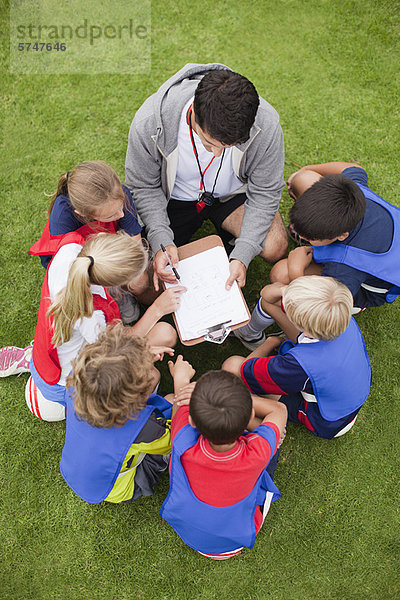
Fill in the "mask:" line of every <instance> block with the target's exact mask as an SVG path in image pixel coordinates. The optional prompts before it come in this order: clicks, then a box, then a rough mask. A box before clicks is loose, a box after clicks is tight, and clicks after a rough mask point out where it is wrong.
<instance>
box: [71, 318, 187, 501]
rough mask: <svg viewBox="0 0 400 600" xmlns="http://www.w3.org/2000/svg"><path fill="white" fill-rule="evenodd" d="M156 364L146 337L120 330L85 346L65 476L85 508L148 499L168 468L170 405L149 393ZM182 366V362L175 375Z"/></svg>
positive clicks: (77, 367)
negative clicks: (87, 504)
mask: <svg viewBox="0 0 400 600" xmlns="http://www.w3.org/2000/svg"><path fill="white" fill-rule="evenodd" d="M156 358H157V357H156ZM154 359H155V357H154V356H153V354H152V351H151V349H150V347H149V345H148V342H147V341H146V340H145V339H144V338H139V337H132V336H130V335H127V334H126V331H124V328H123V327H122V326H121V325H116V326H114V327H112V326H109V327H108V328H107V330H105V331H104V332H103V333H102V334H101V335H100V336H99V337H98V339H97V340H96V341H95V342H94V343H92V344H88V345H86V346H85V347H84V348H83V350H82V351H81V353H80V354H79V356H78V358H77V359H76V360H75V361H74V363H73V371H72V373H71V375H70V376H69V377H68V378H67V392H66V394H65V398H66V406H67V423H66V432H65V444H64V449H63V452H62V457H61V463H60V470H61V474H62V476H63V477H64V479H65V481H66V482H67V483H68V485H69V486H70V487H71V488H72V490H73V491H74V492H75V493H76V494H77V495H78V496H79V497H80V498H82V500H85V501H86V502H90V503H99V502H102V501H103V500H105V501H106V502H113V503H117V502H127V501H131V500H136V499H137V498H140V497H141V496H150V495H151V494H152V493H153V486H154V485H155V484H156V483H157V482H158V480H159V477H160V473H162V472H163V471H165V469H166V468H167V466H168V461H169V453H170V451H171V447H170V429H169V422H168V421H167V418H169V417H170V415H171V404H170V402H168V401H167V400H166V399H164V398H162V397H161V396H158V395H156V394H152V393H151V391H152V390H153V389H154V387H155V385H156V384H157V383H158V381H159V372H158V371H157V370H156V369H155V368H154V365H153V361H154ZM182 363H184V361H183V360H182V357H181V356H180V357H178V359H177V361H176V365H175V370H176V372H177V373H178V374H179V369H180V368H182ZM169 397H170V398H171V399H172V395H170V396H169ZM167 398H168V396H167Z"/></svg>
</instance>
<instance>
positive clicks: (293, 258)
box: [288, 246, 313, 280]
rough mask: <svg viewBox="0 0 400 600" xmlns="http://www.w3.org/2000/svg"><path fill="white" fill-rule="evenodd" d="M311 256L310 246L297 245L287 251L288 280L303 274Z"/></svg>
mask: <svg viewBox="0 0 400 600" xmlns="http://www.w3.org/2000/svg"><path fill="white" fill-rule="evenodd" d="M312 257H313V251H312V248H311V246H299V247H298V248H295V249H294V250H292V251H291V252H289V256H288V270H289V277H290V280H292V279H295V278H296V277H302V276H303V275H304V271H305V269H306V268H307V267H308V266H309V264H310V263H311V261H312Z"/></svg>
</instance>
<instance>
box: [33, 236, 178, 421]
mask: <svg viewBox="0 0 400 600" xmlns="http://www.w3.org/2000/svg"><path fill="white" fill-rule="evenodd" d="M147 263H148V257H147V252H146V250H145V248H144V247H143V244H142V242H141V241H138V240H136V239H134V238H132V237H131V236H129V235H127V234H125V233H123V232H120V233H118V234H111V233H100V234H98V235H96V236H93V237H92V238H89V239H88V240H87V241H86V242H85V240H84V239H83V238H82V237H81V236H80V235H79V234H78V233H71V234H69V235H68V236H64V237H63V238H62V239H61V240H60V243H59V249H58V251H57V252H56V254H55V256H54V258H53V259H52V261H51V263H50V265H49V268H48V270H47V273H46V277H45V280H44V282H43V288H42V298H41V302H40V307H39V315H38V322H37V327H36V333H35V341H34V345H33V352H32V360H31V363H30V372H31V375H32V380H33V384H35V386H36V388H37V390H38V391H39V392H40V393H41V395H42V396H43V398H44V399H47V400H49V401H56V402H62V403H63V402H64V392H65V380H66V377H67V375H68V374H69V373H70V371H71V362H72V360H73V359H75V358H76V356H77V355H78V354H79V351H80V350H81V348H82V347H83V346H84V345H86V344H87V343H92V342H94V341H95V340H96V339H97V337H98V335H99V333H100V332H101V331H103V330H104V329H105V328H106V325H107V323H111V322H113V321H115V320H117V319H119V317H120V314H119V310H118V307H117V305H116V303H115V301H114V300H113V299H112V297H111V296H110V294H109V293H108V289H107V288H109V287H112V286H121V285H128V286H130V285H135V282H136V281H137V280H138V279H140V277H141V276H142V274H143V273H144V272H145V270H146V268H147ZM184 290H185V288H183V287H182V286H179V287H176V288H171V289H170V290H167V291H165V292H164V293H163V294H161V295H160V296H159V297H158V298H157V299H156V300H155V302H154V303H153V304H152V305H151V306H150V307H149V308H148V309H147V311H146V313H145V314H144V315H143V317H142V318H141V319H140V320H139V321H138V322H137V323H136V324H135V325H134V326H133V327H129V328H128V327H127V328H126V330H127V334H134V335H136V336H141V337H146V338H147V339H148V341H149V344H150V345H151V346H153V347H157V349H156V350H155V352H156V354H157V355H159V356H160V357H162V355H163V353H164V352H168V353H169V354H172V353H173V350H172V347H173V346H174V345H175V343H176V332H175V330H174V329H173V327H172V326H171V325H169V324H168V323H158V321H159V319H160V318H161V317H162V316H164V315H166V314H168V313H170V312H173V311H174V310H176V308H177V306H178V305H179V302H180V295H181V293H182V292H183V291H184ZM33 384H32V381H28V387H29V386H32V385H33ZM32 393H33V394H34V393H37V392H35V390H33V392H32ZM42 416H43V415H42Z"/></svg>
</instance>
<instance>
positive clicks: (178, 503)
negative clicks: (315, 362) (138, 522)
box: [160, 363, 287, 560]
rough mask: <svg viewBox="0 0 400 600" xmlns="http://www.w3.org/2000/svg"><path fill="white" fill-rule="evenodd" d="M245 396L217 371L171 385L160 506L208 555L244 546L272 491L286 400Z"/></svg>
mask: <svg viewBox="0 0 400 600" xmlns="http://www.w3.org/2000/svg"><path fill="white" fill-rule="evenodd" d="M170 370H171V373H174V370H175V367H174V366H173V365H172V363H170ZM253 401H254V402H253V403H252V397H251V395H250V392H249V391H248V390H247V389H246V386H245V385H244V384H243V383H242V382H241V380H240V379H239V378H238V377H236V376H235V375H233V374H231V373H228V372H224V371H210V372H208V373H206V374H204V375H202V376H201V377H200V379H199V380H198V382H197V383H196V384H191V385H189V386H187V387H184V388H183V389H181V390H178V389H177V394H176V398H175V404H174V408H173V412H175V415H174V417H173V419H172V426H171V436H172V456H171V475H170V476H171V483H170V491H169V494H168V496H167V498H166V500H165V501H164V503H163V506H162V507H161V512H160V514H161V516H162V517H163V518H165V519H166V520H167V521H168V523H169V524H170V525H171V527H172V528H173V529H174V530H175V531H176V532H177V533H178V535H179V536H180V537H181V538H182V540H183V541H184V542H185V543H186V544H188V545H189V546H190V547H192V548H194V549H195V550H197V551H198V552H200V554H202V555H204V556H207V557H209V558H214V559H218V560H221V559H226V558H231V557H233V556H236V555H237V554H239V553H240V551H241V550H242V549H243V547H244V546H246V547H248V548H252V547H253V545H254V541H255V536H256V534H257V533H258V531H259V530H260V528H261V525H262V523H263V521H264V518H265V515H266V514H267V512H268V509H269V506H270V503H271V501H273V500H276V499H278V498H279V496H280V493H279V490H278V489H277V487H276V486H275V484H274V483H273V481H272V477H273V473H274V470H275V467H276V464H277V456H278V453H279V452H277V448H278V447H279V446H280V444H281V441H282V440H283V438H284V432H285V425H286V417H287V412H286V408H285V407H284V406H283V405H281V404H279V403H278V402H274V401H272V400H269V399H262V398H254V399H253ZM188 404H189V406H187V405H188ZM255 415H257V416H255ZM245 429H248V430H250V431H252V433H245V432H244V430H245Z"/></svg>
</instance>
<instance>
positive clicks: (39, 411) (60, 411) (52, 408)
mask: <svg viewBox="0 0 400 600" xmlns="http://www.w3.org/2000/svg"><path fill="white" fill-rule="evenodd" d="M25 400H26V404H27V406H28V408H29V410H30V411H31V413H32V414H34V415H35V416H36V417H38V418H39V419H42V420H43V421H50V422H53V421H63V420H64V419H65V416H66V409H65V406H63V405H62V404H60V403H59V402H54V401H51V400H47V399H46V398H45V397H44V396H43V394H42V393H41V392H40V390H38V388H37V386H36V384H35V383H34V381H33V379H32V377H29V379H28V381H27V383H26V386H25Z"/></svg>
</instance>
